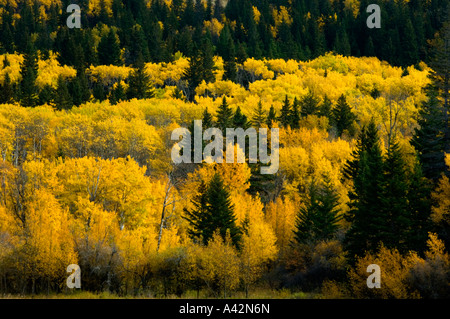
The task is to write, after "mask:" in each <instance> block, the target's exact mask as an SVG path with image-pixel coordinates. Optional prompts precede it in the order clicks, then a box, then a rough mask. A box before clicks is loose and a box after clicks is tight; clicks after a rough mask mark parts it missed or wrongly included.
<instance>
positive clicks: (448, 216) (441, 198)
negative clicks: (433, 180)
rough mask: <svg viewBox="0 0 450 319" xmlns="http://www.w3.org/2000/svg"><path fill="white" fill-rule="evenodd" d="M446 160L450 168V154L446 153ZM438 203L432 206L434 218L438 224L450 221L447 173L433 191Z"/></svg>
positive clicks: (449, 187)
mask: <svg viewBox="0 0 450 319" xmlns="http://www.w3.org/2000/svg"><path fill="white" fill-rule="evenodd" d="M445 162H446V164H447V167H448V168H449V169H450V154H446V156H445ZM432 197H433V199H434V200H435V202H436V205H435V206H433V207H432V211H433V213H432V215H431V217H432V219H433V222H434V223H436V224H440V223H442V222H444V223H445V222H447V223H448V222H449V221H450V181H449V178H448V177H447V176H445V175H442V177H441V179H440V180H439V184H438V186H437V188H436V190H435V191H434V192H433V193H432Z"/></svg>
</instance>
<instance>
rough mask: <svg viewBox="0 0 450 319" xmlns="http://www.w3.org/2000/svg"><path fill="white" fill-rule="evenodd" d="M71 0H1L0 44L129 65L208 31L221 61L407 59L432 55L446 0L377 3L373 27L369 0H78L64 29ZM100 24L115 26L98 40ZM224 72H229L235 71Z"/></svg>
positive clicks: (161, 55) (162, 55)
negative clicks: (75, 20)
mask: <svg viewBox="0 0 450 319" xmlns="http://www.w3.org/2000/svg"><path fill="white" fill-rule="evenodd" d="M72 2H73V1H46V2H38V1H30V2H22V1H5V2H3V3H2V4H1V6H0V7H1V12H2V22H1V25H0V31H1V32H0V44H1V51H2V52H8V53H13V52H14V51H17V52H20V53H23V52H25V51H26V50H27V46H28V42H29V41H33V42H34V45H35V47H36V49H38V50H40V51H41V52H43V53H44V54H45V53H46V52H48V51H49V50H52V51H54V52H58V53H60V62H61V64H64V65H73V66H75V67H76V68H77V69H78V68H80V67H81V66H83V65H84V66H89V65H91V64H93V65H97V64H114V65H122V64H125V65H133V64H134V63H135V62H136V59H137V57H138V56H139V55H142V57H143V59H144V61H147V62H148V61H153V62H162V61H164V62H169V61H171V60H173V55H174V53H175V52H177V51H180V52H182V53H183V54H184V55H185V56H188V57H189V56H192V55H194V54H195V52H196V50H198V49H199V48H202V47H203V46H204V40H205V37H206V39H207V41H209V42H210V43H211V44H212V45H213V46H214V48H213V51H214V52H213V53H216V54H217V55H220V56H222V57H223V58H224V60H225V61H231V60H232V59H234V58H237V60H238V61H243V60H244V59H245V58H246V57H254V58H257V59H260V58H263V57H266V58H283V59H291V58H292V59H300V60H307V59H313V58H315V57H318V56H320V55H322V54H324V53H325V52H329V51H334V52H336V53H338V54H343V55H352V56H376V57H378V58H380V59H381V60H385V61H388V62H389V63H391V64H393V65H399V66H409V65H413V64H416V63H418V62H419V61H428V58H429V50H428V46H427V40H429V39H432V38H433V36H434V34H435V32H436V31H437V30H439V29H440V28H441V27H442V24H443V21H445V16H446V14H447V12H446V6H447V1H445V0H432V1H425V0H414V1H376V2H375V3H377V4H379V5H380V6H381V14H382V26H381V29H369V28H367V26H366V19H367V17H368V13H367V12H366V9H367V6H368V5H369V4H371V3H373V1H372V2H370V1H366V0H362V1H357V0H352V1H342V0H334V1H332V0H319V1H306V0H296V1H282V0H279V1H267V0H265V1H259V0H258V1H252V0H229V1H221V0H214V1H213V0H207V1H202V0H186V1H183V0H172V1H163V0H155V1H145V0H137V1H119V0H99V1H93V0H91V1H88V0H83V1H76V3H78V4H79V5H80V7H81V17H82V21H81V23H82V28H81V30H70V31H69V30H68V29H67V28H66V27H65V23H66V17H67V16H68V14H67V13H66V12H65V9H66V7H67V6H68V5H69V4H70V3H72ZM102 25H107V26H110V27H111V31H110V32H109V33H107V34H103V35H102V36H101V38H99V30H100V29H101V26H102ZM222 29H225V32H221V31H222ZM205 32H206V34H205ZM122 49H123V50H124V51H121V50H122ZM229 76H230V78H231V79H232V80H234V76H235V74H233V72H231V74H230V75H229Z"/></svg>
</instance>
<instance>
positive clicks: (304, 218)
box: [294, 175, 340, 244]
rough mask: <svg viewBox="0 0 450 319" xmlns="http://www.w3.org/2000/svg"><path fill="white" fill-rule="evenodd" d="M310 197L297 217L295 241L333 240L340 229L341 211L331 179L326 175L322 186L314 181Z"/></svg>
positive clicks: (303, 242) (306, 242) (308, 242)
mask: <svg viewBox="0 0 450 319" xmlns="http://www.w3.org/2000/svg"><path fill="white" fill-rule="evenodd" d="M308 195H309V200H308V203H307V205H306V206H304V207H302V208H300V210H299V212H298V214H297V217H296V225H295V226H296V227H295V230H294V239H295V240H296V241H297V243H299V244H310V243H316V242H317V241H321V240H328V239H332V238H333V236H334V235H335V234H336V231H337V229H338V222H339V220H340V215H339V213H340V209H339V208H338V206H339V196H338V194H337V193H336V191H335V190H334V185H333V183H332V182H331V179H330V178H329V177H328V176H327V175H325V176H324V180H323V183H321V184H320V185H317V184H316V182H315V181H312V182H311V183H310V186H309V190H308Z"/></svg>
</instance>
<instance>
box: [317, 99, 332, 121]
mask: <svg viewBox="0 0 450 319" xmlns="http://www.w3.org/2000/svg"><path fill="white" fill-rule="evenodd" d="M332 108H333V104H332V102H331V100H330V99H329V98H328V96H327V95H325V96H324V98H323V101H322V103H321V104H320V106H319V115H320V116H325V117H327V118H330V117H331V110H332Z"/></svg>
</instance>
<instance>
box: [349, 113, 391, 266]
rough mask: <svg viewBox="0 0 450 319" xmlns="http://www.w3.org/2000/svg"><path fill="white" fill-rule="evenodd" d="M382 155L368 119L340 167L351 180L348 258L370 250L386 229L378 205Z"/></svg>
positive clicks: (372, 249)
mask: <svg viewBox="0 0 450 319" xmlns="http://www.w3.org/2000/svg"><path fill="white" fill-rule="evenodd" d="M382 167H383V158H382V154H381V148H380V145H379V137H378V129H377V127H376V125H375V123H374V121H373V120H372V121H371V122H370V123H369V125H368V126H367V127H366V126H364V127H363V129H362V131H361V133H360V134H359V136H358V140H357V145H356V150H355V151H353V153H352V159H351V160H349V161H347V163H346V164H345V167H344V177H345V178H347V179H350V180H352V181H353V187H352V189H351V191H349V194H348V195H349V198H350V202H349V207H350V210H349V212H348V213H347V214H346V215H345V218H346V220H347V221H348V222H350V223H351V226H350V229H349V230H348V231H347V233H346V237H345V242H344V244H345V248H346V250H347V251H348V252H349V255H350V260H352V261H354V260H355V259H354V258H355V256H363V255H364V254H365V253H366V251H369V252H374V251H376V250H377V248H378V247H379V244H380V242H382V241H383V240H384V238H385V235H386V233H387V232H388V231H389V225H387V221H388V219H387V216H385V215H383V213H385V210H383V209H382V207H381V206H380V202H381V198H382V195H383V171H382Z"/></svg>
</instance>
